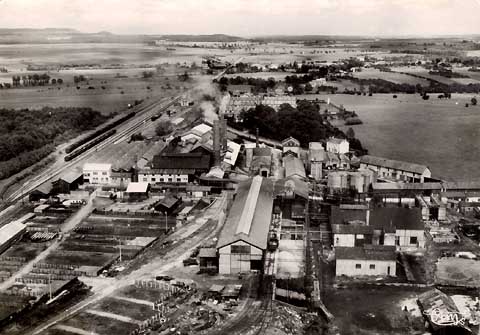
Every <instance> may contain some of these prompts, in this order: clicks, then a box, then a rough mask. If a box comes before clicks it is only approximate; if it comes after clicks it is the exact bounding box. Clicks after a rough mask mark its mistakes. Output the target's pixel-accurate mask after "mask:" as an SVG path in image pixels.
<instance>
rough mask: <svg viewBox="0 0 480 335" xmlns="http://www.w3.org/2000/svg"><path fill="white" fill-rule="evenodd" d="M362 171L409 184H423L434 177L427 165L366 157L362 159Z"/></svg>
mask: <svg viewBox="0 0 480 335" xmlns="http://www.w3.org/2000/svg"><path fill="white" fill-rule="evenodd" d="M360 168H361V169H371V170H373V171H375V172H377V175H378V177H379V178H386V179H393V180H399V181H403V182H408V183H423V182H425V179H429V178H431V177H432V173H431V171H430V169H429V168H428V167H427V166H425V165H420V164H415V163H408V162H402V161H396V160H393V159H386V158H381V157H375V156H370V155H365V156H362V157H361V158H360Z"/></svg>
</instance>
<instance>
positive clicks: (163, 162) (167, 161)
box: [152, 153, 210, 170]
mask: <svg viewBox="0 0 480 335" xmlns="http://www.w3.org/2000/svg"><path fill="white" fill-rule="evenodd" d="M209 167H210V157H209V156H207V155H202V154H201V153H181V154H172V153H169V154H161V155H156V156H155V157H153V161H152V168H154V169H195V170H208V169H209Z"/></svg>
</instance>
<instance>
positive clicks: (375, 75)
mask: <svg viewBox="0 0 480 335" xmlns="http://www.w3.org/2000/svg"><path fill="white" fill-rule="evenodd" d="M353 76H354V77H356V78H360V79H383V80H387V81H390V82H392V83H395V84H410V85H417V84H420V85H422V86H429V82H428V80H426V79H421V78H416V77H413V76H409V75H408V74H403V73H395V72H385V71H380V70H377V69H373V68H370V69H362V71H361V72H355V73H353Z"/></svg>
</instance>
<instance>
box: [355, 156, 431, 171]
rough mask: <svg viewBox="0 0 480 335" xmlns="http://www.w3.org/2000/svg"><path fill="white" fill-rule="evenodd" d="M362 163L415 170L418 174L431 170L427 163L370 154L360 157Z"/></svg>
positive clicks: (402, 169)
mask: <svg viewBox="0 0 480 335" xmlns="http://www.w3.org/2000/svg"><path fill="white" fill-rule="evenodd" d="M360 163H363V164H368V165H375V166H383V167H386V168H390V169H395V170H401V171H406V172H414V173H418V174H423V173H424V172H425V171H426V170H429V169H428V167H427V166H426V165H421V164H416V163H409V162H402V161H397V160H394V159H387V158H382V157H376V156H370V155H365V156H362V157H360Z"/></svg>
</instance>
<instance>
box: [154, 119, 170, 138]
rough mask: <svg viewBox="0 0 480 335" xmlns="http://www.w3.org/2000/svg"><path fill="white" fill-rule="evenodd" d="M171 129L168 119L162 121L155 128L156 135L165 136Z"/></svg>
mask: <svg viewBox="0 0 480 335" xmlns="http://www.w3.org/2000/svg"><path fill="white" fill-rule="evenodd" d="M172 131H173V127H172V124H171V123H170V121H162V122H160V123H159V124H158V125H157V127H156V128H155V133H156V134H157V135H158V136H165V135H168V134H170V133H171V132H172Z"/></svg>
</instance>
